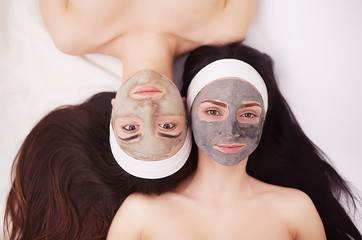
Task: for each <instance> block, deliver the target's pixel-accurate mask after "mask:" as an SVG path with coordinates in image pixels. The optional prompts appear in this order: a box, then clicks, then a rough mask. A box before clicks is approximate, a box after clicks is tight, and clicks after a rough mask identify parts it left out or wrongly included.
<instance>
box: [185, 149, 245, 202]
mask: <svg viewBox="0 0 362 240" xmlns="http://www.w3.org/2000/svg"><path fill="white" fill-rule="evenodd" d="M198 156H199V162H198V166H197V169H196V172H195V174H194V175H193V176H192V177H191V178H190V180H189V182H188V183H186V185H184V186H181V187H184V190H185V191H186V192H185V193H186V194H187V195H190V196H196V197H197V198H200V199H202V200H206V201H215V202H220V201H222V202H224V201H234V200H235V199H236V198H240V197H247V196H249V195H250V193H251V192H250V191H251V185H250V176H249V175H248V174H247V173H246V163H247V159H244V160H243V161H241V162H240V163H239V164H237V165H235V166H222V165H220V164H219V163H217V162H216V161H214V160H213V159H211V158H210V157H209V156H207V155H206V154H205V153H203V152H202V151H201V150H200V149H199V154H198Z"/></svg>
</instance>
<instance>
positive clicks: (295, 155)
mask: <svg viewBox="0 0 362 240" xmlns="http://www.w3.org/2000/svg"><path fill="white" fill-rule="evenodd" d="M223 58H235V59H239V60H242V61H245V62H247V63H249V64H250V65H251V66H253V67H254V68H255V69H256V70H257V71H258V72H259V73H260V75H261V76H262V77H263V79H264V81H265V83H266V85H267V89H268V95H269V107H268V112H267V115H266V120H265V124H264V130H263V135H262V138H261V142H260V144H259V146H258V148H257V149H256V150H255V152H254V153H253V154H252V155H250V157H249V161H248V164H247V172H248V174H250V175H251V176H253V177H255V178H257V179H260V180H262V181H264V182H267V183H271V184H275V185H279V186H285V187H292V188H296V189H300V190H302V191H304V192H305V193H307V194H308V195H309V196H310V198H311V199H312V200H313V202H314V204H315V206H316V208H317V210H318V212H319V215H320V216H321V218H322V221H323V224H324V228H325V231H326V235H327V238H328V239H350V237H352V238H353V239H362V236H361V234H360V232H359V231H358V229H357V228H356V226H355V225H354V223H353V222H352V220H351V219H350V217H349V216H348V214H347V213H346V211H345V209H344V208H343V207H342V205H341V203H340V201H339V200H349V202H350V203H351V205H350V206H352V208H355V207H356V205H355V201H356V199H355V197H354V194H353V193H352V191H351V190H350V188H349V186H348V185H347V183H346V182H345V181H344V179H343V178H342V177H341V176H340V175H339V174H338V173H337V172H336V170H335V169H334V168H333V167H332V166H331V165H330V164H329V163H328V159H327V157H326V156H325V154H324V153H323V152H322V151H321V150H320V149H319V148H318V147H317V146H315V145H314V144H313V143H312V142H311V140H310V139H309V138H308V137H307V136H306V135H305V134H304V132H303V131H302V129H301V127H300V126H299V124H298V122H297V120H296V118H295V117H294V115H293V113H292V111H291V109H290V108H289V106H288V104H287V102H286V101H285V99H284V97H283V96H282V94H281V93H280V91H279V88H278V85H277V82H276V79H275V76H274V71H273V61H272V59H271V58H270V57H269V56H268V55H266V54H264V53H261V52H259V51H257V50H256V49H253V48H251V47H248V46H246V45H244V44H242V43H240V42H238V43H233V44H230V45H227V46H223V47H215V46H203V47H200V48H198V49H196V50H194V51H193V52H192V53H191V54H190V55H189V57H188V59H187V60H186V63H185V70H184V76H183V82H184V86H183V89H182V93H183V94H182V95H185V94H186V92H187V87H188V85H189V83H190V81H191V80H192V78H193V77H194V76H195V74H196V73H197V72H198V71H200V70H201V69H202V68H203V67H204V66H206V65H207V64H209V63H211V62H213V61H215V60H218V59H223Z"/></svg>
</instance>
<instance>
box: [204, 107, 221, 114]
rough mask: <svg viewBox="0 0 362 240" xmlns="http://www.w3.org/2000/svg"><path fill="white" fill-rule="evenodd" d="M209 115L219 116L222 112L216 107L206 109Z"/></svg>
mask: <svg viewBox="0 0 362 240" xmlns="http://www.w3.org/2000/svg"><path fill="white" fill-rule="evenodd" d="M205 112H206V113H207V114H208V115H212V116H219V115H220V112H219V111H217V110H215V109H209V110H206V111H205Z"/></svg>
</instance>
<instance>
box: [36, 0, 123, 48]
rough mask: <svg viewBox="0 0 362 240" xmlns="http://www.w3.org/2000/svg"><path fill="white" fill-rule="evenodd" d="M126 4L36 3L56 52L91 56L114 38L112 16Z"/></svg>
mask: <svg viewBox="0 0 362 240" xmlns="http://www.w3.org/2000/svg"><path fill="white" fill-rule="evenodd" d="M128 3H129V1H119V0H107V1H99V0H39V4H40V10H41V13H42V16H43V19H44V22H45V25H46V27H47V29H48V31H49V33H50V35H51V37H52V39H53V41H54V43H55V45H56V46H57V48H58V49H59V50H60V51H62V52H64V53H66V54H70V55H82V54H86V53H95V52H97V50H98V48H99V47H101V46H102V45H103V44H105V43H106V42H107V41H109V40H110V39H112V38H113V37H115V34H116V33H118V31H114V30H113V29H114V28H115V27H117V26H116V24H117V21H115V20H114V18H115V16H119V15H121V14H122V10H123V9H125V8H126V6H127V4H128Z"/></svg>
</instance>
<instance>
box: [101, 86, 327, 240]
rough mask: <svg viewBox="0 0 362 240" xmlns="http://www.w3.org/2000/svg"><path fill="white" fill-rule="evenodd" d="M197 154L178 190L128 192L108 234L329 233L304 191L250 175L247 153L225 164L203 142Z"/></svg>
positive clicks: (307, 236)
mask: <svg viewBox="0 0 362 240" xmlns="http://www.w3.org/2000/svg"><path fill="white" fill-rule="evenodd" d="M238 81H240V80H238ZM240 82H242V81H240ZM239 84H240V83H239ZM198 97H199V96H197V97H196V99H195V102H196V101H197V98H198ZM213 100H217V98H215V99H213ZM234 113H235V112H230V113H229V115H232V114H234ZM193 114H195V113H193ZM196 114H198V112H196ZM192 117H193V116H192ZM198 158H199V161H198V166H197V169H196V172H195V173H194V174H193V175H191V176H190V177H189V178H188V179H186V180H185V181H184V182H182V183H181V184H180V185H179V186H178V187H177V188H176V189H175V190H174V191H171V192H167V193H165V194H162V195H157V196H156V195H142V194H132V195H130V196H129V197H128V198H127V199H126V200H125V202H124V203H123V204H122V206H121V207H120V209H119V210H118V212H117V214H116V215H115V217H114V219H113V222H112V225H111V227H110V230H109V233H108V237H107V239H108V240H113V239H191V240H192V239H195V240H196V239H211V240H213V239H215V240H219V239H256V240H264V239H271V240H274V239H275V240H290V239H297V240H324V239H326V236H325V233H324V228H323V224H322V221H321V219H320V217H319V215H318V212H317V210H316V208H315V207H314V205H313V202H312V201H311V199H310V198H309V197H308V196H307V195H306V194H305V193H303V192H301V191H299V190H296V189H291V188H285V187H279V186H275V185H270V184H267V183H264V182H261V181H259V180H257V179H255V178H253V177H251V176H249V175H248V174H247V172H246V165H247V161H248V157H246V158H245V159H244V160H243V161H240V162H239V163H237V164H234V165H230V166H223V165H222V164H220V163H219V162H217V161H215V160H214V159H212V158H210V156H209V155H208V154H206V153H205V152H203V151H202V150H201V149H200V148H199V149H198Z"/></svg>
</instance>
